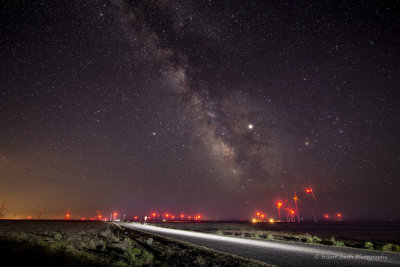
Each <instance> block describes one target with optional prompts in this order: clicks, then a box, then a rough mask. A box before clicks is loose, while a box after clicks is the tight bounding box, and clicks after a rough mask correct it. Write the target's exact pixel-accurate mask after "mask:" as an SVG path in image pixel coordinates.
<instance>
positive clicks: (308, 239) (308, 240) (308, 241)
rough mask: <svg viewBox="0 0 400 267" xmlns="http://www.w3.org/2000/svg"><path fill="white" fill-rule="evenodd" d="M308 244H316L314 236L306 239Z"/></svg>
mask: <svg viewBox="0 0 400 267" xmlns="http://www.w3.org/2000/svg"><path fill="white" fill-rule="evenodd" d="M306 242H307V243H314V240H313V238H312V236H310V235H309V236H307V237H306Z"/></svg>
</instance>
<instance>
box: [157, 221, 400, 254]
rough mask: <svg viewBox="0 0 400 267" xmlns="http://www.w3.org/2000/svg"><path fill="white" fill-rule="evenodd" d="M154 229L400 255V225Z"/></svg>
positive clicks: (188, 225) (233, 224)
mask: <svg viewBox="0 0 400 267" xmlns="http://www.w3.org/2000/svg"><path fill="white" fill-rule="evenodd" d="M155 225H157V226H162V227H168V228H175V229H182V230H190V231H197V232H205V233H213V234H219V235H226V236H239V237H246V238H256V239H269V240H285V241H297V242H307V243H320V244H325V245H338V246H348V247H356V248H366V249H375V250H383V251H393V252H399V249H400V247H399V245H400V223H360V222H353V223H350V222H349V223H344V222H340V223H249V222H198V223H193V222H190V223H189V222H187V223H186V222H173V223H172V222H171V223H168V222H163V223H155ZM367 242H369V243H367Z"/></svg>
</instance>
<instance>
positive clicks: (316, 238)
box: [312, 235, 321, 243]
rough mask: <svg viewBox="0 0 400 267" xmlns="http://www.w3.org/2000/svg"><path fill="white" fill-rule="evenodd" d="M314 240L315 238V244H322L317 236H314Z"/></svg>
mask: <svg viewBox="0 0 400 267" xmlns="http://www.w3.org/2000/svg"><path fill="white" fill-rule="evenodd" d="M312 238H313V242H314V243H320V242H321V238H319V237H318V236H316V235H315V236H313V237H312Z"/></svg>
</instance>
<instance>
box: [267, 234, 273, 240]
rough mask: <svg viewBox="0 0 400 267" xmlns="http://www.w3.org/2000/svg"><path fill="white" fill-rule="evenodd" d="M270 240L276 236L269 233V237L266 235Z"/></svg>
mask: <svg viewBox="0 0 400 267" xmlns="http://www.w3.org/2000/svg"><path fill="white" fill-rule="evenodd" d="M266 238H267V239H268V240H273V239H274V236H273V235H272V234H269V233H268V234H267V237H266Z"/></svg>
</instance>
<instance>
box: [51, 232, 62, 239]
mask: <svg viewBox="0 0 400 267" xmlns="http://www.w3.org/2000/svg"><path fill="white" fill-rule="evenodd" d="M53 237H54V240H55V241H60V240H61V238H62V235H61V234H60V233H55V234H54V236H53Z"/></svg>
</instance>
